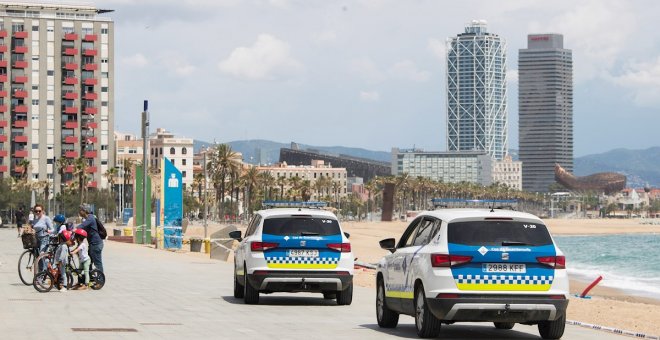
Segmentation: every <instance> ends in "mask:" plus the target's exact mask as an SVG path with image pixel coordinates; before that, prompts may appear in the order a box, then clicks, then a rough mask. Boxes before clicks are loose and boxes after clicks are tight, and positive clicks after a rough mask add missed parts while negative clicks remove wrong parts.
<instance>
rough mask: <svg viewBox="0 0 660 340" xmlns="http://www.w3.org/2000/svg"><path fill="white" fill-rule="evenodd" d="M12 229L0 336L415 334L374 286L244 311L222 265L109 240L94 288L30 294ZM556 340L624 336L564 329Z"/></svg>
mask: <svg viewBox="0 0 660 340" xmlns="http://www.w3.org/2000/svg"><path fill="white" fill-rule="evenodd" d="M15 232H16V231H15V230H14V229H7V228H4V229H0V338H1V339H36V338H43V339H79V338H80V339H82V338H87V339H89V338H100V339H145V338H148V339H184V338H185V339H240V338H242V339H254V338H257V337H260V338H269V339H287V340H289V339H308V340H309V339H338V338H339V339H382V338H412V339H416V338H417V335H416V333H415V327H414V324H413V319H412V318H411V317H405V316H402V317H401V322H400V325H399V327H398V328H396V329H394V330H387V331H383V330H380V329H379V328H378V326H377V324H376V319H375V305H374V300H375V291H374V290H373V289H367V288H356V289H355V297H354V300H353V304H352V305H351V306H337V305H336V304H334V303H333V301H332V302H331V301H325V300H323V299H322V298H321V296H320V294H319V295H312V294H309V295H305V294H295V295H294V294H274V295H267V296H264V295H262V299H261V304H260V305H257V306H247V305H244V304H243V303H242V301H238V300H235V299H234V298H233V297H232V292H233V291H232V265H231V264H230V263H223V262H217V261H212V260H208V259H206V258H204V257H201V256H197V255H198V254H196V255H192V254H180V253H172V252H168V251H162V250H154V249H151V248H148V247H143V246H138V245H131V244H121V243H116V242H107V241H106V243H105V249H104V252H103V256H104V266H105V270H106V277H107V283H106V286H105V287H104V288H103V289H102V290H100V291H69V292H66V293H60V292H57V291H55V290H53V291H51V292H49V293H38V292H37V291H36V290H34V288H32V287H31V286H25V285H23V284H22V283H21V282H20V280H19V278H18V274H17V269H16V267H17V261H18V257H19V255H20V253H21V252H22V249H21V243H20V239H18V238H16V234H15ZM77 328H78V329H80V328H87V329H88V330H76V329H77ZM94 329H96V330H94ZM113 329H114V330H113ZM440 338H443V339H539V337H538V333H537V330H536V327H531V326H522V325H516V327H515V328H514V329H513V330H511V331H498V330H495V329H494V327H493V326H492V325H491V324H471V325H450V326H443V331H442V333H441V335H440ZM564 339H587V340H588V339H598V340H605V339H623V338H622V337H618V336H614V335H611V334H608V333H604V332H596V331H591V330H588V329H584V328H579V327H573V326H568V327H567V332H566V334H565V336H564Z"/></svg>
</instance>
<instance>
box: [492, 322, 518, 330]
mask: <svg viewBox="0 0 660 340" xmlns="http://www.w3.org/2000/svg"><path fill="white" fill-rule="evenodd" d="M493 324H494V325H495V328H497V329H511V328H513V326H515V325H516V323H515V322H493Z"/></svg>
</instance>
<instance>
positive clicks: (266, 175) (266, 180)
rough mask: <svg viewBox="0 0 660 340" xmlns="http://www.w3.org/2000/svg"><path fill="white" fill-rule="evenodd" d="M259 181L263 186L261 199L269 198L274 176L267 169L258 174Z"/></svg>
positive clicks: (273, 184)
mask: <svg viewBox="0 0 660 340" xmlns="http://www.w3.org/2000/svg"><path fill="white" fill-rule="evenodd" d="M259 183H261V185H262V186H263V189H262V190H263V200H264V201H267V200H270V199H271V196H272V195H271V194H272V189H273V186H275V177H273V175H271V174H270V172H268V171H265V172H262V173H260V174H259Z"/></svg>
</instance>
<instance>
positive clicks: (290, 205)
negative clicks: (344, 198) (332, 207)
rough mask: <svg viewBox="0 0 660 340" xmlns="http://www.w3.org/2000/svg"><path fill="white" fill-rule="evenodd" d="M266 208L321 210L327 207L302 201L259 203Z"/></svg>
mask: <svg viewBox="0 0 660 340" xmlns="http://www.w3.org/2000/svg"><path fill="white" fill-rule="evenodd" d="M261 205H263V206H264V207H266V208H316V209H321V208H325V207H327V206H328V203H326V202H313V201H308V202H303V201H263V202H262V203H261Z"/></svg>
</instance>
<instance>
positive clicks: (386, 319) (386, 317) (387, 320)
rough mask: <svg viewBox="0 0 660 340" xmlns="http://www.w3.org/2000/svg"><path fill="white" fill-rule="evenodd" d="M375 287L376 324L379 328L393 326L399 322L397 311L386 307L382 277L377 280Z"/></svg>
mask: <svg viewBox="0 0 660 340" xmlns="http://www.w3.org/2000/svg"><path fill="white" fill-rule="evenodd" d="M376 289H377V290H376V320H378V326H379V327H381V328H394V327H396V325H397V324H398V323H399V313H397V312H395V311H393V310H391V309H389V308H388V307H387V301H386V300H385V285H384V284H383V280H382V279H379V280H378V288H376Z"/></svg>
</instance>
